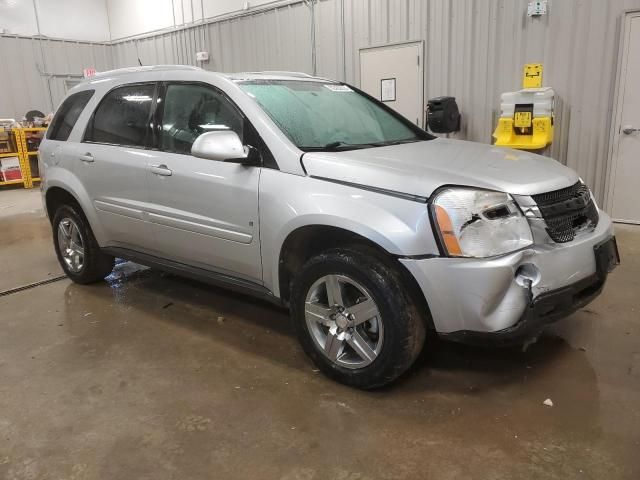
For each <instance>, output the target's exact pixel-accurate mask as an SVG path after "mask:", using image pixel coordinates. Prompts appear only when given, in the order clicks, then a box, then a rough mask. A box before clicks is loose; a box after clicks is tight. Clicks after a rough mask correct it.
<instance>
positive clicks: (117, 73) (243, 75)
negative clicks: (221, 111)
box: [87, 65, 337, 83]
mask: <svg viewBox="0 0 640 480" xmlns="http://www.w3.org/2000/svg"><path fill="white" fill-rule="evenodd" d="M171 71H179V72H185V71H194V72H201V73H208V74H211V75H214V76H217V77H220V78H225V79H228V80H231V81H243V80H249V81H250V80H302V81H320V82H332V83H333V82H335V83H337V82H336V81H335V80H330V79H327V78H322V77H316V76H313V75H309V74H308V73H304V72H289V71H280V70H277V71H275V70H274V71H263V72H240V73H222V72H210V71H207V70H204V69H202V68H200V67H194V66H191V65H150V66H141V67H126V68H118V69H115V70H107V71H104V72H97V73H96V74H95V75H94V76H93V77H91V78H89V79H87V80H89V81H91V80H99V79H102V78H107V77H108V78H114V77H130V79H131V80H132V81H135V80H137V78H136V77H143V76H144V74H145V73H150V72H171Z"/></svg>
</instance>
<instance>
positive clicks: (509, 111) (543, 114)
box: [493, 63, 555, 150]
mask: <svg viewBox="0 0 640 480" xmlns="http://www.w3.org/2000/svg"><path fill="white" fill-rule="evenodd" d="M522 87H523V89H522V90H519V91H517V92H507V93H503V94H502V95H501V97H500V118H499V120H498V126H497V127H496V130H495V132H493V137H494V138H495V139H496V142H495V145H498V146H503V147H511V148H517V149H521V150H540V149H543V148H545V147H546V146H547V145H549V144H550V143H551V142H552V141H553V106H554V97H555V93H554V91H553V89H552V88H549V87H542V65H541V64H539V63H532V64H527V65H525V66H524V73H523V76H522Z"/></svg>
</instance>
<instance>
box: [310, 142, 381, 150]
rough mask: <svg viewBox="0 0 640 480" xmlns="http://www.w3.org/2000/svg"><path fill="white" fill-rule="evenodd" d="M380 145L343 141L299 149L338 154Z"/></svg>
mask: <svg viewBox="0 0 640 480" xmlns="http://www.w3.org/2000/svg"><path fill="white" fill-rule="evenodd" d="M380 146H381V145H380V144H379V143H347V142H342V141H337V142H330V143H327V144H326V145H324V146H322V147H316V146H313V147H299V148H300V149H301V150H307V151H312V152H338V151H342V150H358V149H361V148H370V147H380Z"/></svg>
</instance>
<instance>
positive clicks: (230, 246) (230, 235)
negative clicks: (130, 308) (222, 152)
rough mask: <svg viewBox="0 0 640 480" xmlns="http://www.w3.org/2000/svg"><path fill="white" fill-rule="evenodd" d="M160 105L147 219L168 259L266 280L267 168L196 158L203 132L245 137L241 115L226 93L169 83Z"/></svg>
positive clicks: (200, 85)
mask: <svg viewBox="0 0 640 480" xmlns="http://www.w3.org/2000/svg"><path fill="white" fill-rule="evenodd" d="M160 105H162V107H161V108H160V110H161V111H159V112H158V115H159V116H160V117H161V118H160V119H159V120H160V122H159V128H158V132H159V133H158V150H156V151H152V152H150V153H151V155H152V159H151V160H152V161H151V163H150V166H149V170H150V174H149V185H150V198H151V209H150V210H149V218H150V220H151V222H152V224H153V229H154V236H155V239H156V243H157V245H158V248H159V249H160V251H161V253H162V256H163V257H165V258H168V259H170V260H174V261H177V262H180V263H185V264H189V265H193V266H197V267H200V268H205V269H208V270H213V271H217V272H220V273H225V274H230V275H233V276H236V277H242V278H244V279H247V280H251V281H255V282H259V283H261V282H262V264H261V259H260V238H259V216H258V183H259V179H260V172H261V169H260V168H258V167H248V166H243V165H239V164H235V163H225V162H221V161H215V160H206V159H202V158H196V157H193V156H191V145H192V144H193V142H194V140H195V139H196V138H197V137H198V136H199V135H200V134H201V133H204V132H207V131H213V130H233V131H234V132H236V133H237V134H238V135H239V136H240V138H241V139H242V138H243V133H244V132H243V130H244V122H245V120H244V117H243V115H242V114H241V113H240V111H239V110H238V109H237V108H236V107H235V105H233V104H232V103H231V101H230V100H228V99H227V98H226V96H225V95H224V94H223V93H222V92H220V91H219V90H217V89H214V88H213V87H211V86H208V85H203V84H197V83H170V84H168V85H166V88H165V89H164V93H163V98H162V101H161V103H160Z"/></svg>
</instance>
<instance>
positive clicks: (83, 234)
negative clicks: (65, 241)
mask: <svg viewBox="0 0 640 480" xmlns="http://www.w3.org/2000/svg"><path fill="white" fill-rule="evenodd" d="M65 219H71V220H72V221H73V222H74V223H75V225H77V227H78V233H79V235H80V238H81V239H82V245H83V247H84V262H83V265H82V268H81V269H80V270H79V271H78V272H74V271H73V270H72V269H71V268H70V267H69V265H67V263H66V262H65V260H64V259H63V256H62V253H61V249H60V245H59V241H58V228H59V225H60V222H62V221H63V220H65ZM52 227H53V246H54V249H55V251H56V256H57V257H58V262H60V265H61V266H62V269H63V270H64V272H65V273H66V274H67V276H68V277H69V278H70V279H71V280H73V281H74V282H76V283H80V284H83V285H85V284H88V283H94V282H97V281H100V280H103V279H104V278H105V277H106V276H107V275H109V274H110V273H111V272H112V270H113V266H114V261H115V259H114V257H112V256H110V255H106V254H104V253H103V252H102V250H101V249H100V247H99V245H98V242H97V241H96V238H95V236H94V235H93V232H92V231H91V227H90V226H89V222H88V221H87V219H86V217H85V216H84V214H83V213H82V211H81V210H80V209H79V208H78V207H77V206H75V205H61V206H59V207H58V208H57V209H56V211H55V214H54V216H53V222H52Z"/></svg>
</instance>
